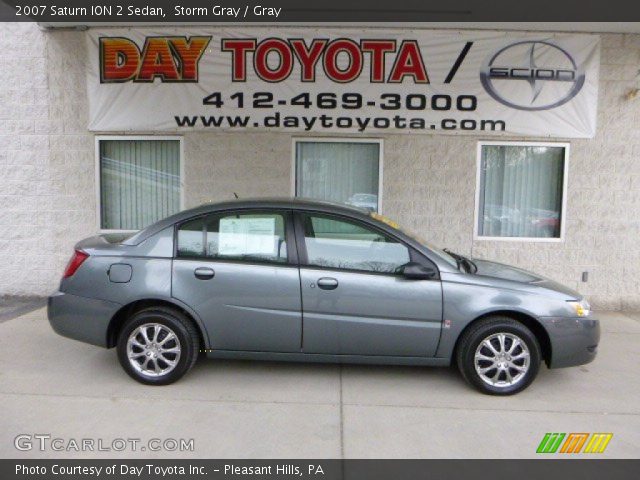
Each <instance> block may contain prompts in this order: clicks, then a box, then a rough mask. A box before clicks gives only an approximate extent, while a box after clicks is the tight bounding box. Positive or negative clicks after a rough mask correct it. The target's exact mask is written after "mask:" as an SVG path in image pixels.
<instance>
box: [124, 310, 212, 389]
mask: <svg viewBox="0 0 640 480" xmlns="http://www.w3.org/2000/svg"><path fill="white" fill-rule="evenodd" d="M199 343H200V342H199V337H198V332H197V331H196V329H195V327H194V326H193V324H192V322H191V321H190V320H189V319H188V318H186V317H185V316H184V315H183V314H181V313H180V312H178V311H175V310H172V309H169V308H163V307H152V308H147V309H144V310H141V311H139V312H137V313H135V314H134V315H133V316H132V317H131V318H130V319H129V320H128V321H127V322H126V323H125V325H124V327H123V328H122V330H121V331H120V335H119V336H118V345H117V350H118V360H119V361H120V365H122V368H124V370H125V371H126V372H127V373H128V374H129V375H130V376H131V377H132V378H134V379H135V380H137V381H139V382H141V383H145V384H148V385H167V384H170V383H173V382H175V381H176V380H178V379H180V378H181V377H182V376H183V375H184V374H185V373H187V372H188V371H189V370H190V369H191V367H193V365H194V364H195V361H196V359H197V357H198V351H199Z"/></svg>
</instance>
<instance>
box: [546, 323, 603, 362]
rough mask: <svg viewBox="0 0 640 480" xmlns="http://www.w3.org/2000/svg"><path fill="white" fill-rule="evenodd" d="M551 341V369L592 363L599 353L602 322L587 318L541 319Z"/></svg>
mask: <svg viewBox="0 0 640 480" xmlns="http://www.w3.org/2000/svg"><path fill="white" fill-rule="evenodd" d="M541 321H542V324H543V325H544V327H545V329H546V330H547V333H548V334H549V339H550V340H551V361H550V363H549V368H563V367H574V366H576V365H584V364H585V363H590V362H592V361H593V360H594V358H596V355H597V353H598V343H599V342H600V321H599V320H596V319H594V318H591V317H587V318H566V317H565V318H563V317H545V318H541Z"/></svg>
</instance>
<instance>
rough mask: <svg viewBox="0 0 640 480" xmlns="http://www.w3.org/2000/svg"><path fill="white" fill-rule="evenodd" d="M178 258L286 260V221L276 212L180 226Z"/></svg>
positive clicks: (214, 218) (213, 217)
mask: <svg viewBox="0 0 640 480" xmlns="http://www.w3.org/2000/svg"><path fill="white" fill-rule="evenodd" d="M177 250H178V256H179V257H199V258H210V259H219V260H245V261H254V262H276V263H285V262H286V261H287V242H286V239H285V219H284V216H283V215H281V214H278V213H228V214H216V215H210V216H208V217H202V218H198V219H195V220H191V221H189V222H185V223H183V224H182V225H181V226H180V227H179V229H178V249H177Z"/></svg>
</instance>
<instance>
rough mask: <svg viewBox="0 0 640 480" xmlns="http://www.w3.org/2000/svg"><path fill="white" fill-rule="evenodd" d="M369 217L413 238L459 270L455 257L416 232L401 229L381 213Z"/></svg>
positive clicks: (373, 213) (371, 214)
mask: <svg viewBox="0 0 640 480" xmlns="http://www.w3.org/2000/svg"><path fill="white" fill-rule="evenodd" d="M369 215H370V216H371V218H373V219H375V220H378V221H379V222H382V223H384V224H386V225H389V226H390V227H391V228H393V229H394V230H398V231H399V232H401V233H404V234H405V235H406V236H408V237H411V238H412V239H413V240H415V241H416V242H418V243H419V244H420V245H424V246H425V247H427V248H428V249H429V250H431V251H432V252H433V253H434V254H435V255H437V256H438V257H440V258H441V259H442V260H444V261H445V262H447V263H448V264H449V265H451V266H452V267H456V268H458V262H457V261H456V259H455V258H454V257H452V256H451V255H449V254H448V253H447V252H445V251H444V250H442V249H441V248H439V247H436V246H435V245H434V244H432V243H431V242H428V241H426V240H425V239H424V238H422V237H421V236H420V235H418V234H416V233H415V232H412V231H410V230H407V229H405V228H403V227H401V226H400V224H398V223H397V222H395V221H393V220H391V219H390V218H388V217H385V216H384V215H380V214H379V213H375V212H372V213H370V214H369Z"/></svg>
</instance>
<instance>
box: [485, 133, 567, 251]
mask: <svg viewBox="0 0 640 480" xmlns="http://www.w3.org/2000/svg"><path fill="white" fill-rule="evenodd" d="M568 153H569V145H568V144H557V143H555V144H547V143H494V142H482V143H480V145H479V153H478V154H479V159H478V166H479V172H478V201H477V206H478V208H477V222H476V234H477V235H476V237H478V238H492V239H533V240H558V239H561V238H562V233H563V226H564V225H563V224H564V218H563V214H564V200H565V195H566V193H565V187H566V176H567V159H568Z"/></svg>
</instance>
